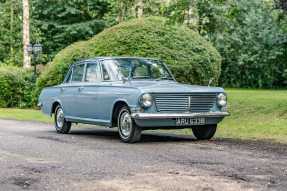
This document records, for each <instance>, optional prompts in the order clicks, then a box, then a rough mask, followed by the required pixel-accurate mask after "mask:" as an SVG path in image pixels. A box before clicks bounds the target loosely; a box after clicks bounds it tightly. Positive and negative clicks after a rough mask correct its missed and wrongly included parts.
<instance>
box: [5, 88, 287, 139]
mask: <svg viewBox="0 0 287 191" xmlns="http://www.w3.org/2000/svg"><path fill="white" fill-rule="evenodd" d="M227 93H228V102H229V111H230V112H231V116H230V117H227V118H225V119H224V121H223V122H222V123H220V125H219V128H218V132H217V134H216V137H220V138H236V139H249V140H273V141H275V142H281V143H287V91H284V90H243V89H242V90H241V89H229V90H227ZM0 118H4V119H16V120H28V121H40V122H45V123H50V122H52V119H51V118H50V117H48V116H45V115H43V114H42V113H41V112H40V111H37V110H30V109H3V108H2V109H1V108H0ZM176 132H179V133H184V134H192V132H191V130H190V129H185V130H180V131H176Z"/></svg>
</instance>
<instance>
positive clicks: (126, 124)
mask: <svg viewBox="0 0 287 191" xmlns="http://www.w3.org/2000/svg"><path fill="white" fill-rule="evenodd" d="M131 129H132V118H131V115H130V114H129V113H128V112H124V113H122V115H121V117H120V130H121V133H122V135H123V136H124V137H129V136H130V134H131Z"/></svg>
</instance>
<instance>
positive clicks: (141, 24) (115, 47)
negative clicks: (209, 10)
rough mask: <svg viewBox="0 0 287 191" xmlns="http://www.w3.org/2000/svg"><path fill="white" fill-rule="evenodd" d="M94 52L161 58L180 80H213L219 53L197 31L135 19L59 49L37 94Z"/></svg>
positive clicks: (153, 19)
mask: <svg viewBox="0 0 287 191" xmlns="http://www.w3.org/2000/svg"><path fill="white" fill-rule="evenodd" d="M96 56H142V57H153V58H159V59H162V60H163V61H165V62H166V63H167V64H168V65H169V66H170V67H171V69H172V70H173V72H174V74H175V76H176V78H177V79H178V80H179V81H181V82H187V83H193V84H195V83H196V84H207V82H208V81H209V79H210V78H214V82H215V83H217V82H218V79H219V76H220V66H221V57H220V55H219V53H218V52H217V50H216V49H215V48H214V47H213V46H212V45H211V44H210V43H209V42H207V41H206V40H205V39H203V38H202V37H201V36H200V35H199V34H198V33H196V32H193V31H191V30H190V29H188V28H186V27H184V26H179V25H171V24H168V23H167V22H166V20H165V19H164V18H161V17H149V18H144V19H135V20H131V21H128V22H124V23H121V24H119V25H116V26H114V27H111V28H109V29H106V30H104V31H103V32H101V33H99V34H98V35H96V36H95V37H93V38H92V39H90V40H88V41H82V42H78V43H75V44H72V45H71V46H68V47H67V48H65V49H63V50H62V51H61V52H59V53H58V54H57V55H56V57H55V58H54V60H53V62H52V63H51V64H49V66H48V67H47V68H46V70H45V72H43V73H42V75H41V76H40V78H39V79H38V81H37V94H39V92H40V90H41V89H42V88H43V87H46V86H51V85H55V84H58V83H61V82H62V80H63V78H64V75H65V73H66V72H67V69H68V66H69V65H70V64H71V63H73V62H75V61H77V60H81V59H84V58H91V57H96Z"/></svg>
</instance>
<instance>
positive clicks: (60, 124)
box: [54, 105, 72, 134]
mask: <svg viewBox="0 0 287 191" xmlns="http://www.w3.org/2000/svg"><path fill="white" fill-rule="evenodd" d="M54 119H55V128H56V131H57V133H62V134H67V133H69V131H70V129H71V125H72V124H71V122H68V121H66V119H65V116H64V111H63V109H62V107H61V106H60V105H58V106H57V107H56V109H55V118H54Z"/></svg>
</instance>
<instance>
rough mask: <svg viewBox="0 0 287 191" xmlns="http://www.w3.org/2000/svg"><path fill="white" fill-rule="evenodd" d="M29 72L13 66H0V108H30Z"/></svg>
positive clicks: (30, 85)
mask: <svg viewBox="0 0 287 191" xmlns="http://www.w3.org/2000/svg"><path fill="white" fill-rule="evenodd" d="M32 77H33V76H32V73H31V72H30V71H27V70H24V69H22V68H18V67H15V66H0V107H30V106H31V104H32V92H33V89H34V83H33V82H32Z"/></svg>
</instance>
